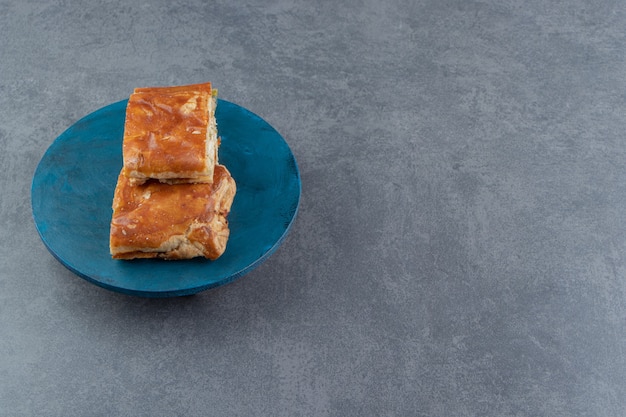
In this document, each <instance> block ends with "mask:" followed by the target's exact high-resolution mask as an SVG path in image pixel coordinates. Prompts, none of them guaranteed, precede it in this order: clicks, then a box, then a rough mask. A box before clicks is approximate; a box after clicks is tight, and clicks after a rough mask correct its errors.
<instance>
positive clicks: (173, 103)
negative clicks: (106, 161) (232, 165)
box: [123, 83, 218, 184]
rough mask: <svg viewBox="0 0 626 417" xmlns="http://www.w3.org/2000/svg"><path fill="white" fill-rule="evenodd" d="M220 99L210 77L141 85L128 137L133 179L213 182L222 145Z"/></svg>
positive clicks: (127, 166)
mask: <svg viewBox="0 0 626 417" xmlns="http://www.w3.org/2000/svg"><path fill="white" fill-rule="evenodd" d="M215 105H216V98H215V91H214V90H213V89H212V88H211V83H204V84H193V85H187V86H176V87H143V88H136V89H135V90H134V92H133V94H131V96H130V98H129V100H128V105H127V107H126V121H125V124H124V139H123V159H124V170H125V173H126V176H128V177H129V179H130V181H131V183H133V184H141V183H143V182H144V181H147V180H148V179H151V178H154V179H158V180H160V181H162V182H172V183H181V182H211V181H212V178H213V167H214V166H215V165H216V164H217V148H218V143H217V126H216V122H215Z"/></svg>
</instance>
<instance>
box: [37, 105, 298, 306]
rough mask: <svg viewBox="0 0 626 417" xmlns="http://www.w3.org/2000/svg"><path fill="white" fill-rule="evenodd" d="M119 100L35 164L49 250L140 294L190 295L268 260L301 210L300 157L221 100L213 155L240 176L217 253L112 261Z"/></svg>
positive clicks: (107, 283)
mask: <svg viewBox="0 0 626 417" xmlns="http://www.w3.org/2000/svg"><path fill="white" fill-rule="evenodd" d="M126 103H127V100H123V101H119V102H117V103H113V104H111V105H108V106H106V107H103V108H101V109H99V110H97V111H95V112H94V113H91V114H89V115H88V116H86V117H84V118H83V119H81V120H79V121H78V122H76V123H75V124H74V125H72V126H71V127H70V128H68V129H67V130H66V131H65V132H64V133H63V134H62V135H61V136H59V137H58V138H57V139H56V140H55V141H54V143H53V144H52V145H51V146H50V148H48V150H47V151H46V153H45V154H44V156H43V158H42V159H41V161H40V162H39V165H38V167H37V170H36V171H35V176H34V178H33V183H32V190H31V201H32V208H33V218H34V220H35V224H36V226H37V230H38V232H39V235H40V236H41V239H42V240H43V242H44V243H45V245H46V246H47V248H48V249H49V250H50V252H51V253H52V254H53V255H54V256H55V257H56V258H57V259H58V260H59V261H60V262H61V263H62V264H63V265H64V266H66V267H67V268H68V269H70V270H71V271H73V272H74V273H76V274H77V275H79V276H80V277H82V278H85V279H86V280H88V281H89V282H92V283H94V284H96V285H99V286H101V287H104V288H107V289H109V290H113V291H118V292H122V293H125V294H131V295H137V296H143V297H174V296H182V295H190V294H194V293H197V292H199V291H203V290H206V289H209V288H212V287H216V286H219V285H223V284H226V283H228V282H230V281H233V280H234V279H236V278H238V277H241V276H242V275H244V274H246V273H247V272H250V271H251V270H252V269H254V268H255V267H257V266H258V265H260V264H261V263H262V262H263V261H264V260H266V259H267V258H268V257H269V256H270V255H271V254H272V253H273V252H274V251H275V250H276V249H277V248H278V247H279V245H280V244H281V242H282V241H283V239H284V238H285V236H286V235H287V232H288V231H289V229H290V227H291V225H292V223H293V221H294V219H295V216H296V213H297V211H298V205H299V202H300V192H301V183H300V174H299V171H298V165H297V163H296V160H295V158H294V156H293V154H292V153H291V150H290V149H289V146H288V145H287V143H286V142H285V141H284V139H283V138H282V137H281V135H280V134H279V133H278V132H277V131H276V130H275V129H274V128H272V126H270V125H269V124H268V123H267V122H265V121H264V120H263V119H261V118H260V117H259V116H257V115H255V114H253V113H251V112H250V111H248V110H246V109H244V108H242V107H240V106H238V105H236V104H233V103H230V102H228V101H224V100H218V106H217V112H216V118H217V123H218V129H219V134H220V137H221V138H222V142H221V146H220V150H219V158H220V163H222V164H224V165H226V167H228V169H229V171H230V172H231V174H232V176H233V178H234V179H235V181H236V182H237V194H236V195H235V200H234V201H233V205H232V209H231V213H230V215H229V217H228V220H229V226H230V231H231V234H230V238H229V240H228V245H227V247H226V251H225V252H224V254H223V255H222V256H221V257H220V258H219V259H217V260H216V261H209V260H205V259H192V260H185V261H164V260H157V259H142V260H133V261H122V260H114V259H111V255H110V254H109V225H110V221H111V214H112V209H111V203H112V201H113V191H114V189H115V184H116V181H117V175H118V174H119V171H120V169H121V167H122V136H123V131H124V119H125V114H126Z"/></svg>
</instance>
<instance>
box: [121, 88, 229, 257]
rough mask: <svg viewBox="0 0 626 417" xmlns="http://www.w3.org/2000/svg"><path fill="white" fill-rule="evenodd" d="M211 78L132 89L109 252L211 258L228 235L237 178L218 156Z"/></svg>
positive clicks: (216, 255)
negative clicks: (179, 84)
mask: <svg viewBox="0 0 626 417" xmlns="http://www.w3.org/2000/svg"><path fill="white" fill-rule="evenodd" d="M216 96H217V91H216V90H214V89H212V88H211V84H210V83H204V84H193V85H187V86H176V87H147V88H136V89H135V90H134V92H133V94H132V95H131V96H130V98H129V100H128V105H127V107H126V120H125V124H124V138H123V145H122V150H123V161H124V166H123V168H122V170H121V172H120V174H119V176H118V180H117V185H116V188H115V194H114V197H113V216H112V219H111V233H110V250H111V255H112V257H113V258H116V259H133V258H164V259H189V258H195V257H205V258H208V259H212V260H214V259H217V258H218V257H219V256H221V255H222V254H223V253H224V250H225V249H226V243H227V241H228V237H229V234H230V230H229V228H228V220H227V217H228V213H229V212H230V208H231V205H232V202H233V199H234V196H235V192H236V185H235V181H234V180H233V178H232V177H231V175H230V173H229V172H228V169H226V167H225V166H223V165H220V164H219V163H218V147H219V139H218V136H217V123H216V121H215V108H216V105H217V98H216Z"/></svg>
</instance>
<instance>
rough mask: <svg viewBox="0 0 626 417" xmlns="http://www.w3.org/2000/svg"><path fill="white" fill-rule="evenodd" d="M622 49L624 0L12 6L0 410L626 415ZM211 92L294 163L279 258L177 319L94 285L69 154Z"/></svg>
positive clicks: (173, 304) (1, 31)
mask: <svg viewBox="0 0 626 417" xmlns="http://www.w3.org/2000/svg"><path fill="white" fill-rule="evenodd" d="M625 48H626V4H625V3H624V2H623V1H621V0H597V1H591V0H588V1H585V0H573V1H540V0H536V1H535V0H531V1H523V2H522V1H511V0H505V1H492V0H485V1H476V0H468V1H465V0H442V1H439V0H416V1H409V0H407V1H402V0H390V1H356V0H355V1H317V2H309V1H286V0H276V1H258V2H252V3H250V4H244V3H243V2H230V1H219V2H201V1H198V0H196V1H188V2H185V1H166V0H159V1H136V2H134V1H133V2H124V1H115V0H114V1H104V0H93V1H65V0H52V1H44V0H30V1H24V2H22V1H17V0H9V1H0V141H1V142H0V143H1V145H2V151H1V152H0V170H1V174H0V186H1V192H2V194H1V195H2V198H1V202H0V237H1V239H0V242H1V243H0V244H1V253H2V257H1V258H0V416H2V417H4V416H11V417H12V416H44V415H45V416H88V415H89V416H91V415H93V416H174V415H181V416H207V415H214V416H253V415H254V416H594V417H599V416H600V417H601V416H615V417H623V416H625V415H626V238H625V231H626V215H625V210H624V208H625V206H626V186H625V179H626V137H625V132H626V58H625V57H626V55H625V52H624V51H625V50H626V49H625ZM203 81H211V82H213V83H214V85H215V86H217V87H218V88H219V91H220V97H222V98H224V99H226V100H228V101H232V102H235V103H237V104H239V105H241V106H244V107H246V108H248V109H250V110H251V111H253V112H255V113H257V114H259V115H260V116H261V117H263V118H264V119H265V120H267V121H268V122H269V123H270V124H271V125H272V126H274V127H275V128H276V129H277V130H278V131H279V132H280V133H281V134H282V135H283V136H284V137H285V139H286V140H287V142H288V143H289V144H290V146H291V148H292V150H293V152H294V154H295V156H296V158H297V160H298V163H299V166H300V170H301V175H302V187H303V194H302V201H301V206H300V212H299V215H298V218H297V220H296V222H295V224H294V226H293V228H292V231H291V234H290V235H289V237H288V238H287V239H286V240H285V242H284V245H283V246H282V247H281V248H280V249H279V250H278V251H277V252H276V253H275V254H274V255H273V256H272V257H271V258H270V259H269V260H268V261H267V262H266V263H265V264H263V265H262V266H261V267H259V268H258V269H256V270H255V271H253V272H252V273H250V274H249V275H247V276H246V277H244V278H242V279H240V280H238V281H236V282H234V283H232V284H229V285H227V286H225V287H222V288H219V289H216V290H210V291H207V292H203V293H201V294H199V295H197V296H193V297H188V298H181V299H168V300H149V299H141V298H134V297H128V296H124V295H119V294H115V293H111V292H109V291H106V290H103V289H101V288H99V287H95V286H93V285H91V284H89V283H87V282H86V281H84V280H82V279H80V278H78V277H77V276H75V275H73V274H72V273H71V272H69V271H68V270H66V269H65V268H64V267H63V266H61V265H60V264H59V263H58V262H57V261H56V260H55V259H54V258H53V257H52V256H51V255H50V254H49V253H48V252H47V250H46V248H45V247H44V245H43V244H42V243H41V241H40V239H39V237H38V235H37V232H36V229H35V227H34V224H33V222H32V218H31V210H30V195H29V193H30V184H31V179H32V175H33V173H34V170H35V168H36V165H37V163H38V161H39V159H40V158H41V156H42V155H43V153H44V152H45V150H46V149H47V147H48V146H49V145H50V144H51V143H52V141H53V140H54V139H55V138H56V137H57V136H58V135H59V134H61V133H62V132H63V131H64V130H65V129H66V128H67V127H68V126H70V125H71V124H72V123H74V122H75V121H76V120H78V119H80V118H81V117H83V116H85V115H86V114H88V113H90V112H92V111H94V110H96V109H98V108H100V107H102V106H105V105H107V104H110V103H112V102H114V101H118V100H122V99H124V98H127V97H128V95H129V94H130V92H131V91H132V89H133V88H134V87H137V86H146V85H169V84H185V83H192V82H203ZM68 233H72V231H71V230H69V231H68Z"/></svg>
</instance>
